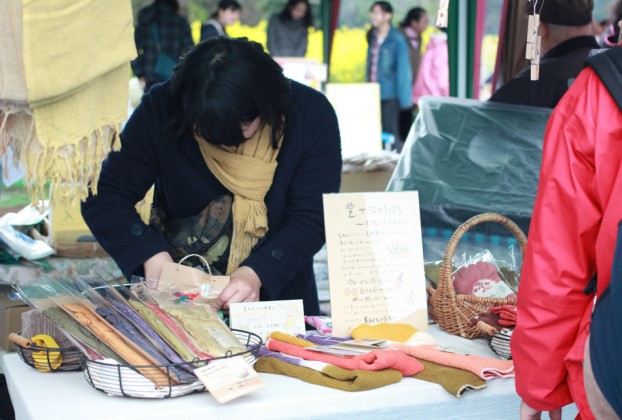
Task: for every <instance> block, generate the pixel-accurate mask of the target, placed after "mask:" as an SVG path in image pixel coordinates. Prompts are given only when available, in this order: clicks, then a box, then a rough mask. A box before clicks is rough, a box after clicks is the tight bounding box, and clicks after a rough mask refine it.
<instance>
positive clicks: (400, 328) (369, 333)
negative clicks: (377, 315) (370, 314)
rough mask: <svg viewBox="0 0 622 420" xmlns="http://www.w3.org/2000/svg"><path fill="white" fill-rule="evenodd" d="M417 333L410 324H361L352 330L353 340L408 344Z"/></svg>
mask: <svg viewBox="0 0 622 420" xmlns="http://www.w3.org/2000/svg"><path fill="white" fill-rule="evenodd" d="M416 332H417V329H416V328H415V327H413V326H411V325H408V324H397V323H395V324H393V323H386V322H383V323H380V324H376V325H369V324H360V325H357V326H356V327H354V328H353V329H352V331H351V332H350V334H351V335H352V338H377V339H381V340H391V341H398V342H400V343H405V342H407V341H408V340H409V339H410V337H412V336H413V335H414V334H415V333H416Z"/></svg>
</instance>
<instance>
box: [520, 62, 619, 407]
mask: <svg viewBox="0 0 622 420" xmlns="http://www.w3.org/2000/svg"><path fill="white" fill-rule="evenodd" d="M621 52H622V51H618V52H617V53H621ZM594 58H597V57H594ZM619 76H620V77H622V75H619ZM541 168H542V169H541V173H540V179H539V184H538V193H537V196H536V201H535V205H534V209H533V215H532V220H531V226H530V229H529V237H528V241H527V251H526V255H525V260H524V264H523V269H522V274H521V280H520V286H519V290H518V301H517V302H518V303H517V306H518V323H517V326H516V330H515V331H514V334H513V336H512V355H513V359H514V364H515V369H516V390H517V392H518V394H519V395H520V397H521V398H522V400H523V403H522V405H521V418H523V419H529V418H539V417H537V416H539V412H540V411H549V412H550V414H551V418H560V417H561V408H562V407H563V406H565V405H567V404H570V403H572V402H574V403H575V404H576V405H577V407H578V409H579V416H580V418H583V419H591V418H594V415H593V414H592V411H591V410H590V407H589V406H588V403H587V399H586V392H585V387H584V381H583V366H582V364H583V360H584V347H585V341H586V337H587V336H588V333H589V328H590V322H591V314H592V309H593V303H594V296H595V295H596V296H599V295H600V294H601V293H602V292H603V290H605V288H606V287H607V286H608V285H609V282H610V278H611V266H612V260H613V255H614V249H615V243H616V234H617V226H618V223H619V222H620V220H622V200H621V197H622V111H621V109H620V108H618V106H617V105H616V102H615V101H614V99H613V98H612V96H611V95H610V93H609V91H608V90H607V88H606V87H605V86H604V84H603V82H602V81H601V79H600V78H599V77H598V75H597V74H596V73H595V71H594V70H593V69H592V68H591V67H587V68H585V69H584V70H583V71H582V72H581V73H580V74H579V76H578V77H577V79H576V80H575V81H574V83H573V84H572V86H571V87H570V89H569V90H568V92H567V93H566V94H565V95H564V97H563V98H562V100H561V101H560V102H559V104H558V105H557V107H556V108H555V110H554V111H553V114H552V115H551V117H550V119H549V123H548V126H547V129H546V133H545V138H544V151H543V158H542V166H541ZM591 279H592V281H591ZM594 279H595V280H594ZM591 286H592V287H591ZM594 286H595V287H594ZM611 322H620V320H611Z"/></svg>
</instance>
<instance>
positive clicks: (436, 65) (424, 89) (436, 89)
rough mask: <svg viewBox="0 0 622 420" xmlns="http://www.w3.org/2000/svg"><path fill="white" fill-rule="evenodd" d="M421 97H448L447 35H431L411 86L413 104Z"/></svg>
mask: <svg viewBox="0 0 622 420" xmlns="http://www.w3.org/2000/svg"><path fill="white" fill-rule="evenodd" d="M422 96H449V53H448V51H447V35H446V34H445V33H444V32H441V33H436V34H432V36H431V37H430V42H428V45H427V49H426V51H425V54H423V57H422V58H421V63H420V64H419V71H418V73H417V78H416V79H415V83H414V84H413V89H412V101H413V104H417V103H418V102H419V98H421V97H422Z"/></svg>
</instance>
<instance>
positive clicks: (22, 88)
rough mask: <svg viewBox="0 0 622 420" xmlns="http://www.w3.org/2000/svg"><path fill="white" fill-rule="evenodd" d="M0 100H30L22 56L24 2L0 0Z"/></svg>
mask: <svg viewBox="0 0 622 420" xmlns="http://www.w3.org/2000/svg"><path fill="white" fill-rule="evenodd" d="M0 40H1V41H0V57H2V59H0V100H3V101H12V102H18V103H23V104H25V103H26V101H27V100H28V91H27V90H26V76H25V75H24V59H23V56H22V2H21V0H11V1H0Z"/></svg>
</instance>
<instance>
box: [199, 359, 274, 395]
mask: <svg viewBox="0 0 622 420" xmlns="http://www.w3.org/2000/svg"><path fill="white" fill-rule="evenodd" d="M194 373H195V374H196V375H197V377H198V378H199V380H200V381H201V382H203V385H205V388H207V390H208V391H209V393H210V394H212V396H213V397H214V399H216V401H218V402H219V403H221V404H222V403H226V402H228V401H231V400H233V399H235V398H238V397H241V396H242V395H246V394H249V393H251V392H253V391H255V390H257V389H260V388H263V387H265V386H266V384H265V382H264V381H263V380H262V379H261V377H259V375H258V374H257V372H256V371H255V369H253V368H252V367H251V366H250V365H249V364H248V363H247V362H246V360H244V359H243V358H242V357H228V358H225V359H220V360H214V361H212V362H210V363H209V364H208V365H206V366H203V367H200V368H197V369H195V370H194Z"/></svg>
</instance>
